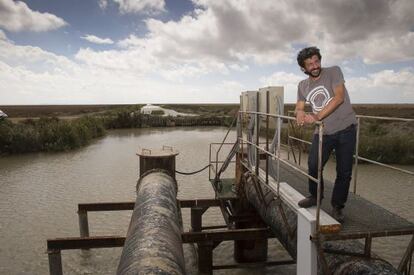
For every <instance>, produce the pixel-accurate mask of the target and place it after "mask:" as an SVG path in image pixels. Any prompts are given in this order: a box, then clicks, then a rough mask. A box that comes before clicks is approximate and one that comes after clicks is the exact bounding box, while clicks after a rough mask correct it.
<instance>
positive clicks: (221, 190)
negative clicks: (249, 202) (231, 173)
mask: <svg viewBox="0 0 414 275" xmlns="http://www.w3.org/2000/svg"><path fill="white" fill-rule="evenodd" d="M210 182H211V184H212V185H213V188H214V184H215V183H214V179H211V180H210ZM235 182H236V180H235V179H234V178H224V179H220V182H219V183H218V188H217V190H216V188H214V189H215V190H216V197H217V199H221V200H224V199H235V198H237V194H236V191H235V189H234V184H235Z"/></svg>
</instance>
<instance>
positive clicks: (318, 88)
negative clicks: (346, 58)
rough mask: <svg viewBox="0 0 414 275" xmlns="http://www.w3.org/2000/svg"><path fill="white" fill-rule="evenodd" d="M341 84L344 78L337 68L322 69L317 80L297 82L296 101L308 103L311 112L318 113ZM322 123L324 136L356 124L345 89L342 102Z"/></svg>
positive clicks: (308, 79)
mask: <svg viewBox="0 0 414 275" xmlns="http://www.w3.org/2000/svg"><path fill="white" fill-rule="evenodd" d="M343 83H345V80H344V76H343V74H342V71H341V69H340V68H339V67H338V66H334V67H327V68H322V71H321V74H320V78H319V79H318V80H312V79H310V78H307V79H304V80H302V81H301V82H299V85H298V101H305V102H308V103H309V104H310V105H311V106H312V111H313V112H314V113H318V112H319V111H321V110H322V109H323V108H324V107H325V106H326V105H327V104H328V103H329V102H330V101H331V100H332V99H333V97H334V96H335V93H334V88H335V87H336V86H338V85H339V84H343ZM322 121H323V123H324V134H326V135H331V134H334V133H336V132H338V131H340V130H343V129H345V128H347V127H348V126H350V125H351V124H356V123H357V121H356V117H355V112H354V110H353V109H352V106H351V102H350V100H349V95H348V91H347V90H346V88H345V98H344V102H343V103H342V104H341V105H339V106H338V108H336V110H335V111H333V112H332V113H331V114H330V115H329V116H327V117H326V118H324V119H323V120H322Z"/></svg>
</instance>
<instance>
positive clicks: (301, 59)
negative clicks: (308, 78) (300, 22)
mask: <svg viewBox="0 0 414 275" xmlns="http://www.w3.org/2000/svg"><path fill="white" fill-rule="evenodd" d="M314 55H317V56H318V57H319V60H321V59H322V56H321V53H320V51H319V49H318V48H316V47H308V48H304V49H302V50H301V51H300V52H299V53H298V57H297V60H298V64H299V66H301V67H302V68H304V67H305V60H306V59H308V58H311V57H312V56H314Z"/></svg>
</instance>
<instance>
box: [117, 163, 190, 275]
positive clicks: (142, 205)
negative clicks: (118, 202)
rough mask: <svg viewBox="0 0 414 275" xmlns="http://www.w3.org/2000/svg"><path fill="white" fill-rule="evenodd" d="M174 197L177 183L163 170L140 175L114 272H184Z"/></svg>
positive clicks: (179, 225)
mask: <svg viewBox="0 0 414 275" xmlns="http://www.w3.org/2000/svg"><path fill="white" fill-rule="evenodd" d="M176 197H177V183H176V181H175V180H174V179H173V178H172V177H171V176H169V175H168V174H167V173H166V172H165V171H160V170H150V171H148V172H146V173H145V174H143V175H142V176H141V178H140V180H139V181H138V184H137V199H136V202H135V207H134V212H133V213H132V218H131V223H130V225H129V229H128V233H127V237H126V240H125V245H124V249H123V251H122V255H121V260H120V262H119V265H118V271H117V274H122V275H124V274H185V265H184V256H183V247H182V241H181V228H182V226H181V224H182V223H181V218H180V214H179V209H178V207H177V199H176Z"/></svg>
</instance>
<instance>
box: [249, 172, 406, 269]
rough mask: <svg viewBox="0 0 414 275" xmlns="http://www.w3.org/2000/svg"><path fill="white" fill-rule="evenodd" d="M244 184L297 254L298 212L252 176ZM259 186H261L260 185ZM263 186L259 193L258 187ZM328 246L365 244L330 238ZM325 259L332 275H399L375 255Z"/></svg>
mask: <svg viewBox="0 0 414 275" xmlns="http://www.w3.org/2000/svg"><path fill="white" fill-rule="evenodd" d="M244 180H246V181H245V182H244V184H243V190H244V195H245V196H246V198H247V200H248V201H249V202H250V204H252V205H253V207H254V208H256V210H257V212H258V213H259V215H260V216H261V218H262V219H263V221H264V222H265V223H266V224H267V225H268V226H269V227H270V228H271V230H272V232H273V233H274V234H275V235H276V236H277V238H278V240H279V241H280V243H281V244H282V245H283V246H284V247H285V249H286V250H287V251H288V252H289V254H290V255H291V257H292V258H294V259H296V256H297V214H296V212H295V211H293V210H292V209H291V208H290V207H289V206H288V205H287V204H286V203H284V202H283V200H281V199H280V198H275V197H274V194H273V193H272V192H270V190H269V189H268V188H267V187H266V186H265V185H264V184H262V183H261V182H256V183H255V182H254V181H253V179H252V177H247V179H246V178H245V179H244ZM258 185H260V186H258ZM259 188H261V190H262V192H260V193H261V194H259V193H258V192H257V190H259ZM323 247H324V248H325V249H331V250H335V251H338V250H342V251H347V252H354V253H361V250H362V251H363V247H362V244H360V243H359V242H357V241H353V240H347V241H329V242H324V246H323ZM325 255H326V262H327V264H328V266H329V269H330V271H331V272H332V275H353V274H366V275H371V274H372V275H373V274H387V275H397V274H400V273H399V272H398V271H397V270H396V269H395V268H394V267H393V266H392V265H391V264H389V263H388V262H386V261H384V260H382V259H374V258H363V259H362V258H357V257H352V256H347V255H339V254H329V253H325ZM321 266H322V265H321V264H319V262H318V267H319V270H318V273H319V274H323V273H324V272H323V271H322V269H321Z"/></svg>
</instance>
